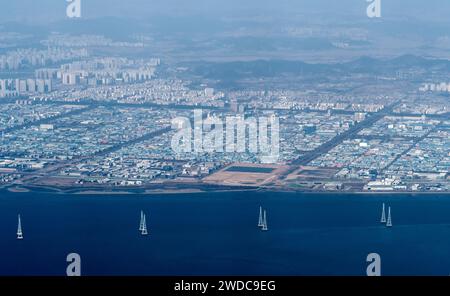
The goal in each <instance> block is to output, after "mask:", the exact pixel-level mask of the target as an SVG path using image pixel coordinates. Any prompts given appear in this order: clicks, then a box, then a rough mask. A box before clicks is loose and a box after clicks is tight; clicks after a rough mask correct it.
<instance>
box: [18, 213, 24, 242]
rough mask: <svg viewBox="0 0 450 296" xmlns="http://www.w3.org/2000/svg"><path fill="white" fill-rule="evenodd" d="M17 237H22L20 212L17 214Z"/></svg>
mask: <svg viewBox="0 0 450 296" xmlns="http://www.w3.org/2000/svg"><path fill="white" fill-rule="evenodd" d="M17 220H18V223H17V239H23V233H22V222H21V220H20V214H19V215H18V216H17Z"/></svg>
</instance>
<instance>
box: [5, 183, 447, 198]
mask: <svg viewBox="0 0 450 296" xmlns="http://www.w3.org/2000/svg"><path fill="white" fill-rule="evenodd" d="M0 190H6V191H8V192H11V193H19V194H20V193H47V194H55V195H59V194H64V195H77V196H82V195H99V196H101V195H148V196H154V195H183V194H196V193H224V192H225V193H226V192H230V193H232V192H265V193H293V194H295V193H297V194H312V195H322V194H335V195H353V194H357V195H367V196H370V195H373V196H377V195H378V196H379V195H439V196H441V195H449V196H450V191H372V192H371V191H333V190H330V191H325V190H323V191H307V190H292V189H285V188H280V189H276V188H273V187H272V188H264V187H262V188H248V187H242V188H219V187H215V188H208V187H204V188H202V187H201V186H200V187H192V188H188V187H187V188H179V189H177V188H159V189H157V188H155V189H154V188H145V187H135V188H122V187H120V188H103V189H102V188H72V189H67V188H60V187H52V186H25V185H15V186H14V185H13V186H2V187H0Z"/></svg>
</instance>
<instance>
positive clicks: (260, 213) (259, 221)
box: [258, 206, 264, 227]
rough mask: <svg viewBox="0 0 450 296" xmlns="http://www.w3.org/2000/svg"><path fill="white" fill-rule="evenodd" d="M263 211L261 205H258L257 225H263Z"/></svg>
mask: <svg viewBox="0 0 450 296" xmlns="http://www.w3.org/2000/svg"><path fill="white" fill-rule="evenodd" d="M263 225H264V223H263V213H262V207H261V206H260V207H259V220H258V227H263Z"/></svg>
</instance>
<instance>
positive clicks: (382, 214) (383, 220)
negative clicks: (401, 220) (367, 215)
mask: <svg viewBox="0 0 450 296" xmlns="http://www.w3.org/2000/svg"><path fill="white" fill-rule="evenodd" d="M380 222H381V223H386V213H385V209H384V203H383V211H382V212H381V220H380Z"/></svg>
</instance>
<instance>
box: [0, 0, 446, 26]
mask: <svg viewBox="0 0 450 296" xmlns="http://www.w3.org/2000/svg"><path fill="white" fill-rule="evenodd" d="M381 1H382V14H383V16H384V17H387V18H388V17H399V16H400V17H401V16H404V17H408V18H410V17H413V18H419V19H425V20H433V21H437V20H443V21H445V20H448V19H449V17H448V16H449V15H450V1H449V0H381ZM81 2H82V15H83V17H86V18H93V17H102V16H117V17H132V18H145V17H151V16H153V15H176V14H183V15H199V14H202V15H206V16H211V17H214V16H217V17H222V16H233V15H240V14H249V13H252V14H260V13H261V14H262V13H264V14H271V15H273V16H282V15H284V14H311V13H319V14H323V15H324V16H325V15H336V16H339V15H347V16H348V15H354V16H362V17H364V16H365V9H366V7H367V5H368V4H367V2H366V0H81ZM66 6H67V2H66V0H0V22H1V21H11V20H15V21H30V22H32V21H47V20H58V19H64V18H65V7H66Z"/></svg>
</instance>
